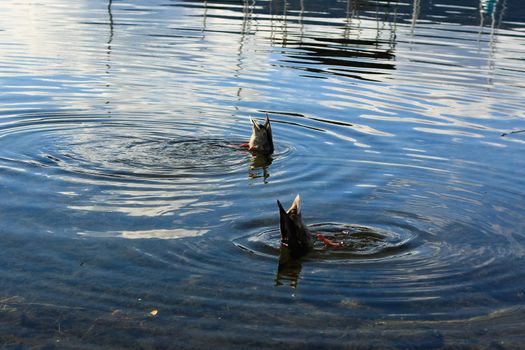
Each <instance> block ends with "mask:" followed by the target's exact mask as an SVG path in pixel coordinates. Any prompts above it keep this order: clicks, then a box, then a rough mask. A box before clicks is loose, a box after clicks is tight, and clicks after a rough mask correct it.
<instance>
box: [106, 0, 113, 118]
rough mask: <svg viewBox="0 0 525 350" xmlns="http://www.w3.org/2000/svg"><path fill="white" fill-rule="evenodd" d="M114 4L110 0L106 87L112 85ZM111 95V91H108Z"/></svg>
mask: <svg viewBox="0 0 525 350" xmlns="http://www.w3.org/2000/svg"><path fill="white" fill-rule="evenodd" d="M112 4H113V0H108V21H109V37H108V42H107V48H106V54H107V63H106V74H107V75H108V77H107V81H106V88H108V90H109V87H110V84H109V74H110V70H111V43H112V42H113V26H114V23H113V13H112V12H111V5H112ZM108 96H109V93H108ZM109 104H110V101H109V99H108V100H106V105H108V106H109ZM108 114H111V109H110V108H108Z"/></svg>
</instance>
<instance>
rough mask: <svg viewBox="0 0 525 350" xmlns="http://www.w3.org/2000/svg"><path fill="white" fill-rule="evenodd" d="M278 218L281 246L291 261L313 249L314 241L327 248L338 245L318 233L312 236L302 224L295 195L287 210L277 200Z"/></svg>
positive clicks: (298, 200) (299, 208) (298, 198)
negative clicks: (286, 250)
mask: <svg viewBox="0 0 525 350" xmlns="http://www.w3.org/2000/svg"><path fill="white" fill-rule="evenodd" d="M277 206H278V207H279V217H280V230H281V245H282V246H284V247H286V248H287V249H288V251H289V253H290V256H291V257H292V258H293V259H297V258H300V257H302V256H304V255H306V254H308V252H309V251H311V250H312V249H313V247H314V239H316V240H318V241H320V242H322V243H323V244H324V245H325V246H327V247H339V246H340V244H339V243H337V242H333V241H331V240H329V239H327V238H326V237H325V236H324V235H322V234H320V233H318V234H316V235H315V236H313V235H312V234H311V233H310V231H309V230H308V227H306V225H305V224H304V221H303V216H302V214H301V197H300V196H299V195H297V196H296V197H295V199H294V201H293V203H292V205H291V206H290V208H289V209H288V210H284V208H283V206H282V204H281V202H279V200H277Z"/></svg>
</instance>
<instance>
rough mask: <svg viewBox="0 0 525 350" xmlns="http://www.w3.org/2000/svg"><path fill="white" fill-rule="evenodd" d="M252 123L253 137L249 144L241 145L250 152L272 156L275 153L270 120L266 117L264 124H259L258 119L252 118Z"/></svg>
mask: <svg viewBox="0 0 525 350" xmlns="http://www.w3.org/2000/svg"><path fill="white" fill-rule="evenodd" d="M250 121H251V122H252V136H251V137H250V141H249V142H248V143H247V144H243V145H241V146H242V147H246V148H248V150H250V152H255V153H259V154H267V155H270V154H272V153H273V138H272V126H271V125H270V118H268V115H266V119H265V121H264V124H259V122H258V121H257V119H253V118H250Z"/></svg>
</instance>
